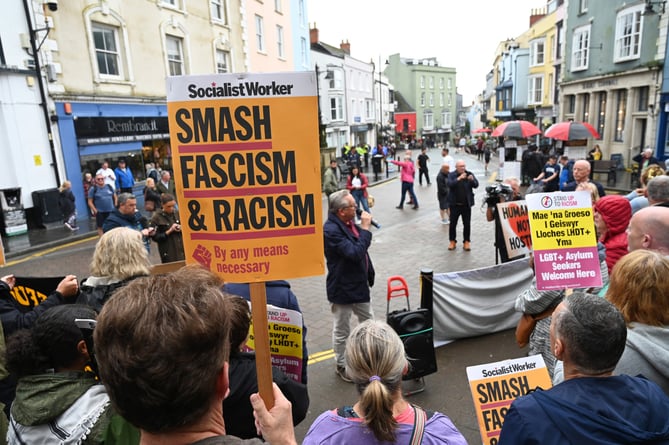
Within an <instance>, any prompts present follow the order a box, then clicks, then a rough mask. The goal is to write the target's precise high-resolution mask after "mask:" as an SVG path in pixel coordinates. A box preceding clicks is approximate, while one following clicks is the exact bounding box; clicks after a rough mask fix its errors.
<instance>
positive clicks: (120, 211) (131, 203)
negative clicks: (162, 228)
mask: <svg viewBox="0 0 669 445" xmlns="http://www.w3.org/2000/svg"><path fill="white" fill-rule="evenodd" d="M117 202H118V208H117V209H114V211H113V212H111V214H110V215H109V217H107V219H106V220H105V222H104V224H103V226H102V231H103V232H104V233H107V232H109V231H110V230H112V229H115V228H116V227H129V228H131V229H134V230H137V231H138V232H140V233H141V234H142V236H143V240H144V246H146V250H147V252H149V253H151V240H150V238H151V237H152V236H153V234H154V233H156V229H155V227H149V221H148V220H147V219H146V217H144V216H142V214H141V213H139V212H138V211H137V199H136V198H135V195H133V194H132V193H121V194H120V195H118V199H117Z"/></svg>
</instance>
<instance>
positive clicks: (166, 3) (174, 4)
mask: <svg viewBox="0 0 669 445" xmlns="http://www.w3.org/2000/svg"><path fill="white" fill-rule="evenodd" d="M159 1H160V2H159V5H160V6H162V7H166V8H170V9H178V10H180V11H183V10H184V4H183V3H184V0H159Z"/></svg>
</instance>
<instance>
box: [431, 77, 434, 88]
mask: <svg viewBox="0 0 669 445" xmlns="http://www.w3.org/2000/svg"><path fill="white" fill-rule="evenodd" d="M433 88H434V77H433V76H430V89H433Z"/></svg>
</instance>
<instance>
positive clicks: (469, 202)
mask: <svg viewBox="0 0 669 445" xmlns="http://www.w3.org/2000/svg"><path fill="white" fill-rule="evenodd" d="M478 186H479V181H478V179H476V177H475V176H474V173H472V172H470V171H467V166H466V165H465V161H463V160H459V161H457V162H456V163H455V171H454V172H451V173H449V174H448V189H449V193H448V204H449V208H450V215H451V225H450V227H449V228H448V229H449V230H448V236H449V240H450V243H449V245H448V250H455V245H456V229H457V225H458V219H460V216H462V225H463V229H462V238H463V245H462V248H463V249H464V250H465V251H467V252H468V251H470V250H472V249H471V240H470V235H471V221H472V207H473V206H474V189H475V188H477V187H478Z"/></svg>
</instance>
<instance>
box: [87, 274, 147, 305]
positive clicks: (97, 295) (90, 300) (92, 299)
mask: <svg viewBox="0 0 669 445" xmlns="http://www.w3.org/2000/svg"><path fill="white" fill-rule="evenodd" d="M135 278H138V277H130V278H126V279H125V280H123V281H114V282H112V281H111V280H110V279H108V278H104V277H88V278H87V279H85V280H84V281H83V282H82V283H81V288H80V292H79V296H78V297H77V304H85V305H86V306H89V307H91V308H93V309H94V310H95V312H97V313H100V311H101V310H102V306H103V305H104V304H105V303H106V302H107V300H109V298H110V297H111V296H112V295H113V294H114V292H116V290H117V289H119V288H121V287H123V286H125V285H126V284H128V283H129V282H130V281H132V280H134V279H135Z"/></svg>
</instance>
